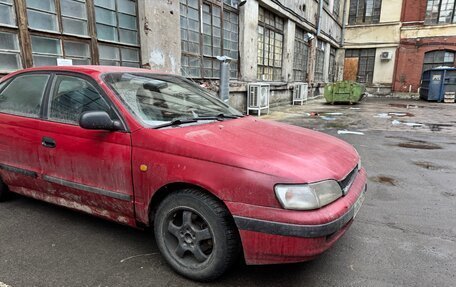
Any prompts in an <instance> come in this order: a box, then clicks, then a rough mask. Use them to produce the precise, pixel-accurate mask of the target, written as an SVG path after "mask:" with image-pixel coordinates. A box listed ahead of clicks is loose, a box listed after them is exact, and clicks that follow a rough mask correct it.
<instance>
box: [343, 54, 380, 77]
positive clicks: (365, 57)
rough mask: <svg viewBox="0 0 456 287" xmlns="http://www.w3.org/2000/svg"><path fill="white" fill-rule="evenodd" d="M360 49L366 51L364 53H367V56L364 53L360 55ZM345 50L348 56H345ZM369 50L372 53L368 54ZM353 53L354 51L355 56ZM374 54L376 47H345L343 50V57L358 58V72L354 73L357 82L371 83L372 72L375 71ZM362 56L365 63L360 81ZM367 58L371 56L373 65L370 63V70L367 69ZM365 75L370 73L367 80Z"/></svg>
mask: <svg viewBox="0 0 456 287" xmlns="http://www.w3.org/2000/svg"><path fill="white" fill-rule="evenodd" d="M362 51H366V53H368V55H367V56H365V55H362ZM347 52H350V54H351V55H350V56H348V57H347ZM369 52H371V53H372V54H373V55H369ZM353 53H356V54H357V55H356V56H353ZM376 54H377V49H376V48H368V49H347V50H345V57H344V59H347V58H358V73H357V75H356V78H357V82H359V83H364V84H366V85H372V83H373V80H374V72H375V60H376V57H377V56H376ZM362 58H364V59H366V64H365V67H366V69H365V73H364V76H363V77H364V80H363V81H361V80H360V78H361V76H360V71H361V65H362V63H361V59H362ZM369 58H373V65H372V70H370V69H368V68H369V65H368V63H369ZM367 75H371V76H372V77H371V78H368V81H366V77H367Z"/></svg>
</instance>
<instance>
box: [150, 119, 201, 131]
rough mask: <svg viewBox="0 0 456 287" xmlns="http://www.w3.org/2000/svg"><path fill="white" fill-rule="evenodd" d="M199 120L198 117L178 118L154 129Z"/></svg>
mask: <svg viewBox="0 0 456 287" xmlns="http://www.w3.org/2000/svg"><path fill="white" fill-rule="evenodd" d="M196 122H198V119H176V120H172V121H170V122H167V123H164V124H161V125H158V126H154V129H160V128H165V127H172V126H179V125H183V124H190V123H196Z"/></svg>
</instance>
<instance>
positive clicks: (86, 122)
mask: <svg viewBox="0 0 456 287" xmlns="http://www.w3.org/2000/svg"><path fill="white" fill-rule="evenodd" d="M79 125H80V126H81V127H82V128H83V129H88V130H108V131H117V130H120V129H122V124H121V123H120V122H119V121H116V120H112V119H111V117H110V116H109V115H108V113H107V112H104V111H92V112H85V113H83V114H82V115H81V117H80V118H79Z"/></svg>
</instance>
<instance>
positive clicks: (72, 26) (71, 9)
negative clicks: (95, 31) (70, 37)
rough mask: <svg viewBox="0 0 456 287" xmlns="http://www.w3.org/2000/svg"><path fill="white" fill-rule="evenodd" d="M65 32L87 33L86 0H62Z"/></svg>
mask: <svg viewBox="0 0 456 287" xmlns="http://www.w3.org/2000/svg"><path fill="white" fill-rule="evenodd" d="M60 9H61V11H62V26H63V33H65V34H74V35H87V11H86V4H85V0H60Z"/></svg>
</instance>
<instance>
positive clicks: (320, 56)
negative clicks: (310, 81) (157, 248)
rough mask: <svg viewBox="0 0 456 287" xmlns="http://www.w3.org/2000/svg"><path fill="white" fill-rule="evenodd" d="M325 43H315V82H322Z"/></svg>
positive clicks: (323, 78) (323, 79)
mask: <svg viewBox="0 0 456 287" xmlns="http://www.w3.org/2000/svg"><path fill="white" fill-rule="evenodd" d="M325 46H326V44H325V42H323V41H320V40H318V41H317V54H316V58H315V76H314V78H315V82H324V81H325V77H324V67H325Z"/></svg>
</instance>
